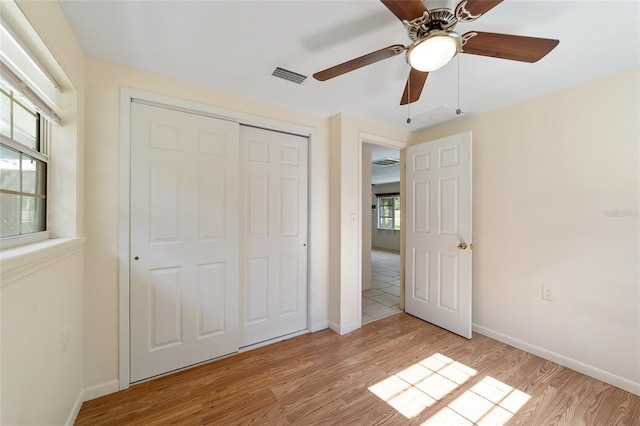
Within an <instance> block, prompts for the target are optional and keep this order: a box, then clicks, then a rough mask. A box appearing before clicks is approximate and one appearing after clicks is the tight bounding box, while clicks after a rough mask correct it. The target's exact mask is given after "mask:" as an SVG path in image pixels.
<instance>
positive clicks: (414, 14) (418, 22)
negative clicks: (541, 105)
mask: <svg viewBox="0 0 640 426" xmlns="http://www.w3.org/2000/svg"><path fill="white" fill-rule="evenodd" d="M380 1H381V2H382V4H384V5H385V6H386V7H387V8H388V9H389V10H390V11H391V12H392V13H393V14H394V15H396V17H398V19H400V20H401V21H402V23H403V24H404V26H405V27H406V29H407V33H408V35H409V38H410V39H411V40H412V42H413V43H411V44H410V45H409V46H406V47H405V46H403V45H401V44H394V45H391V46H388V47H385V48H384V49H380V50H376V51H375V52H371V53H368V54H366V55H364V56H360V57H358V58H355V59H352V60H350V61H347V62H344V63H341V64H339V65H336V66H333V67H331V68H327V69H325V70H323V71H319V72H317V73H315V74H313V77H314V78H315V79H316V80H319V81H325V80H329V79H331V78H334V77H337V76H339V75H342V74H345V73H347V72H350V71H353V70H356V69H358V68H362V67H364V66H366V65H370V64H373V63H375V62H378V61H381V60H383V59H387V58H391V57H393V56H396V55H399V54H400V53H402V52H404V51H406V52H407V53H406V59H407V62H408V63H409V65H410V66H411V71H410V72H409V78H408V79H407V84H406V85H405V88H404V93H403V95H402V99H401V100H400V105H406V104H409V103H412V102H415V101H417V100H418V99H419V98H420V94H421V93H422V88H423V87H424V84H425V82H426V81H427V76H428V75H429V72H431V71H435V70H437V69H438V68H441V67H443V66H444V65H446V64H447V63H448V62H449V61H450V60H451V59H452V58H453V57H454V56H455V55H457V54H458V53H469V54H472V55H481V56H490V57H494V58H502V59H511V60H514V61H522V62H530V63H532V62H536V61H538V60H540V59H542V58H543V57H544V56H545V55H546V54H547V53H549V52H551V50H553V48H555V47H556V46H557V45H558V43H559V41H558V40H552V39H546V38H537V37H524V36H518V35H512V34H497V33H488V32H479V31H469V32H467V33H464V34H462V35H460V34H458V33H457V32H455V31H453V29H454V28H455V26H456V24H457V23H459V22H462V23H468V22H473V21H475V20H476V19H478V18H479V17H481V16H482V15H484V14H485V13H487V12H488V11H489V10H491V9H493V8H494V7H496V6H497V5H499V4H500V3H502V1H503V0H462V1H461V2H460V3H458V5H457V6H456V7H455V9H447V8H438V9H432V10H428V9H427V8H426V7H425V5H424V4H423V3H422V1H421V0H380Z"/></svg>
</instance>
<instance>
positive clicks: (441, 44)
mask: <svg viewBox="0 0 640 426" xmlns="http://www.w3.org/2000/svg"><path fill="white" fill-rule="evenodd" d="M461 49H462V39H461V37H460V35H459V34H458V33H455V32H453V31H444V30H437V31H431V32H430V33H429V34H427V35H426V36H425V37H423V38H422V39H420V40H418V41H416V42H415V43H414V44H413V45H412V46H411V47H410V48H409V50H407V62H408V63H409V65H411V67H412V68H415V69H417V70H418V71H422V72H430V71H435V70H437V69H439V68H442V67H443V66H445V65H446V64H447V63H449V61H450V60H451V59H452V58H453V57H454V56H455V55H456V54H457V53H458V52H460V51H461Z"/></svg>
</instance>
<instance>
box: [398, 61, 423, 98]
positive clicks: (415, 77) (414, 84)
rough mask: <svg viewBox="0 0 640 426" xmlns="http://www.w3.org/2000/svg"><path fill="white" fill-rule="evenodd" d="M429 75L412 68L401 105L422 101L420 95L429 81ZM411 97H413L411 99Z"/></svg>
mask: <svg viewBox="0 0 640 426" xmlns="http://www.w3.org/2000/svg"><path fill="white" fill-rule="evenodd" d="M428 75H429V73H428V72H422V71H418V70H417V69H415V68H411V72H410V73H409V78H407V84H406V85H405V86H404V93H403V94H402V99H401V100H400V105H406V104H410V103H413V102H415V101H417V100H418V99H420V94H421V93H422V88H423V87H424V83H425V82H426V81H427V76H428ZM409 95H411V96H410V97H409Z"/></svg>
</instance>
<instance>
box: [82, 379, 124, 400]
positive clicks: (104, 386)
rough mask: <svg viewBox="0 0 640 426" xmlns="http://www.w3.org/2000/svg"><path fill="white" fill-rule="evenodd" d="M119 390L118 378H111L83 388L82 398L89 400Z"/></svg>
mask: <svg viewBox="0 0 640 426" xmlns="http://www.w3.org/2000/svg"><path fill="white" fill-rule="evenodd" d="M119 390H120V382H119V381H118V380H111V381H110V382H105V383H100V384H99V385H95V386H91V387H88V388H84V390H83V391H82V400H83V401H91V400H92V399H96V398H100V397H101V396H105V395H109V394H110V393H115V392H118V391H119Z"/></svg>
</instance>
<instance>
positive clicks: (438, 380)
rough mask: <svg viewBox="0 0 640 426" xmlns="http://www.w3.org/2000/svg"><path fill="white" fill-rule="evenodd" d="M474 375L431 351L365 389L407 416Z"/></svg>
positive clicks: (418, 411) (433, 401) (469, 370)
mask: <svg viewBox="0 0 640 426" xmlns="http://www.w3.org/2000/svg"><path fill="white" fill-rule="evenodd" d="M475 374H476V371H475V370H474V369H472V368H469V367H467V366H466V365H464V364H460V363H459V362H457V361H454V360H452V359H451V358H448V357H446V356H444V355H442V354H434V355H431V356H430V357H429V358H426V359H424V360H422V361H420V362H418V363H416V364H413V365H412V366H410V367H408V368H406V369H404V370H402V371H400V372H399V373H397V374H394V375H392V376H390V377H388V378H386V379H384V380H383V381H381V382H379V383H376V384H375V385H373V386H371V387H370V388H369V391H371V392H372V393H373V394H375V395H376V396H378V398H380V399H382V400H383V401H385V402H386V403H387V404H389V405H391V406H392V407H393V408H394V409H396V410H397V411H398V412H399V413H401V414H402V415H403V416H405V417H406V418H408V419H411V418H414V417H416V416H417V415H418V414H420V413H421V412H422V411H424V409H425V408H427V407H430V406H431V405H433V404H434V403H435V402H436V401H438V400H440V399H441V398H442V397H444V396H445V395H447V394H449V393H450V392H451V391H453V390H455V389H456V388H457V387H459V386H460V385H461V384H463V383H464V382H466V381H467V380H469V378H470V377H472V376H474V375H475Z"/></svg>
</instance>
